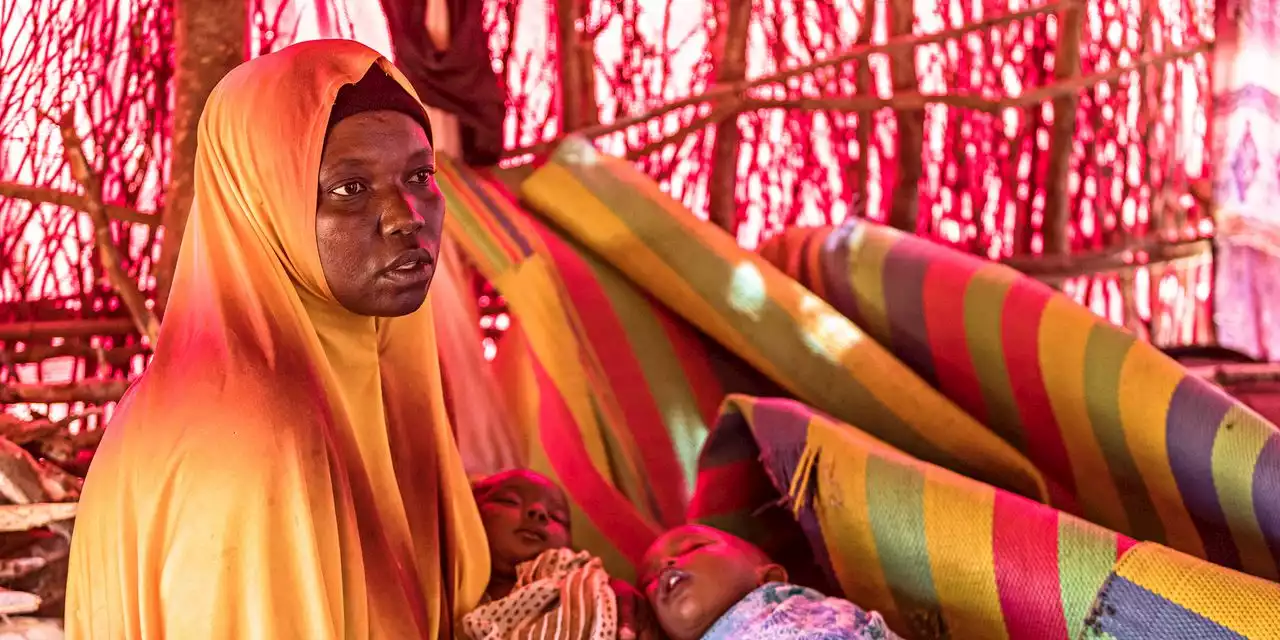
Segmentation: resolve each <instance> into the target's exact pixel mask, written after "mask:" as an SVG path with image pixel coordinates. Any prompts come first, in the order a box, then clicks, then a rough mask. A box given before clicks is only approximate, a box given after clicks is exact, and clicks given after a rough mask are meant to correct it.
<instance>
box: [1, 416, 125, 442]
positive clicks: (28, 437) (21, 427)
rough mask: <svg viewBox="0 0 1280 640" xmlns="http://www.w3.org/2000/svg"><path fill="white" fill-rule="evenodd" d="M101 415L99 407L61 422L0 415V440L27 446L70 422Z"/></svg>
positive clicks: (56, 431)
mask: <svg viewBox="0 0 1280 640" xmlns="http://www.w3.org/2000/svg"><path fill="white" fill-rule="evenodd" d="M103 413H104V410H103V409H102V408H100V407H99V408H94V409H87V410H85V411H82V412H80V413H77V414H75V415H72V416H67V417H65V418H63V419H61V420H45V419H36V420H23V419H21V418H19V417H17V416H11V415H7V414H0V438H6V439H8V440H10V441H11V442H13V443H14V444H19V445H21V444H27V443H28V442H33V441H36V440H42V439H44V438H47V437H49V436H51V435H53V434H56V433H60V432H62V431H63V430H64V429H65V428H66V427H67V425H69V424H71V423H72V422H76V421H79V420H84V419H85V418H89V417H92V416H100V415H102V414H103Z"/></svg>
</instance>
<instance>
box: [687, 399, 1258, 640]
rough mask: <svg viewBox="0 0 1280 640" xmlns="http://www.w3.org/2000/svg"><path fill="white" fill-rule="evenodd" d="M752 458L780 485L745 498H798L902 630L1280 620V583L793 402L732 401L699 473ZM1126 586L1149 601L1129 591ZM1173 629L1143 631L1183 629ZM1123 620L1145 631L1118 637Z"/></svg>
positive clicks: (866, 597)
mask: <svg viewBox="0 0 1280 640" xmlns="http://www.w3.org/2000/svg"><path fill="white" fill-rule="evenodd" d="M751 464H754V465H757V466H759V467H760V468H761V471H762V472H763V473H764V474H765V475H766V476H767V477H768V478H769V479H770V486H768V487H761V486H758V485H757V486H756V487H755V488H754V489H755V490H756V491H757V493H756V494H755V495H746V493H745V492H744V491H737V492H735V493H737V494H738V506H740V507H744V508H748V509H750V508H753V506H754V505H759V504H769V503H772V502H774V501H777V500H779V499H783V500H787V501H788V502H789V503H790V504H791V506H792V508H793V510H794V513H795V517H796V520H797V522H798V523H799V525H800V527H801V528H802V529H803V531H804V532H805V534H806V535H807V537H808V539H809V542H810V544H811V546H812V548H813V549H814V551H815V553H816V554H817V555H818V560H819V563H820V564H821V565H822V566H823V567H824V568H826V569H827V570H828V571H829V572H830V575H829V576H828V577H829V582H830V584H832V585H836V586H837V587H838V589H839V591H838V593H842V594H843V595H844V596H845V597H847V598H849V599H850V600H852V601H853V602H855V603H857V604H858V605H859V606H861V607H863V608H865V609H868V610H876V611H879V612H880V613H881V614H882V615H883V616H884V618H885V620H886V621H887V623H888V625H889V627H890V628H892V629H894V630H895V631H897V632H898V633H900V634H902V635H903V636H904V637H908V638H916V639H932V638H984V639H1003V638H1009V639H1015V640H1016V639H1020V638H1027V639H1033V640H1056V639H1061V640H1074V639H1076V638H1080V637H1082V636H1083V635H1084V634H1085V633H1086V632H1087V631H1089V630H1093V631H1094V632H1098V631H1103V632H1107V633H1112V636H1111V637H1113V638H1116V639H1118V640H1125V639H1130V638H1132V639H1134V640H1138V639H1146V638H1163V639H1165V640H1174V639H1182V638H1185V639H1188V640H1190V639H1193V638H1220V637H1239V636H1234V635H1204V636H1200V635H1194V634H1192V635H1186V634H1182V635H1179V634H1175V633H1169V634H1167V635H1159V634H1154V635H1152V634H1147V635H1141V634H1139V635H1134V634H1133V633H1132V630H1133V629H1135V628H1138V627H1135V626H1134V623H1133V622H1131V621H1130V619H1131V618H1132V617H1133V616H1138V615H1141V614H1142V611H1143V610H1147V611H1149V612H1154V611H1155V609H1151V606H1153V605H1155V604H1160V605H1161V606H1166V607H1176V609H1167V610H1165V611H1164V612H1161V613H1153V614H1152V615H1154V616H1156V618H1157V620H1166V621H1174V620H1181V619H1183V618H1187V617H1188V613H1187V612H1190V614H1194V615H1193V616H1192V617H1194V616H1198V617H1200V618H1204V619H1205V620H1207V621H1209V622H1211V623H1212V625H1209V626H1205V627H1203V628H1206V629H1208V628H1216V627H1222V628H1224V629H1231V630H1234V631H1235V632H1236V633H1239V634H1242V635H1243V637H1255V638H1263V637H1274V636H1273V635H1268V634H1269V633H1271V632H1272V631H1273V630H1275V629H1280V587H1278V586H1277V585H1275V584H1274V583H1269V582H1266V581H1263V580H1259V579H1257V578H1253V577H1250V576H1246V575H1244V574H1240V573H1236V572H1233V571H1229V570H1226V569H1223V568H1221V567H1217V566H1215V565H1212V564H1209V563H1206V562H1204V561H1201V560H1197V559H1194V558H1192V557H1190V556H1186V555H1183V554H1179V553H1177V552H1174V551H1172V550H1169V549H1167V548H1165V547H1161V546H1159V545H1156V544H1154V543H1144V544H1142V545H1138V546H1137V547H1135V543H1134V541H1133V540H1132V539H1130V538H1128V537H1127V536H1123V535H1120V534H1117V533H1114V532H1112V531H1109V530H1107V529H1104V528H1102V527H1099V526H1097V525H1094V524H1091V523H1088V522H1086V521H1084V520H1081V519H1079V518H1077V517H1075V516H1071V515H1069V514H1066V513H1063V512H1060V511H1057V510H1055V509H1053V508H1051V507H1048V506H1045V505H1041V504H1037V503H1034V502H1031V501H1029V500H1026V499H1024V498H1021V497H1019V496H1015V495H1013V494H1010V493H1008V492H1005V491H1002V490H999V489H995V488H993V487H991V486H989V485H985V484H982V483H980V482H976V481H973V480H971V479H969V478H966V477H964V476H960V475H958V474H955V473H952V472H950V471H947V470H945V469H941V468H939V467H937V466H935V465H931V464H928V463H925V462H921V461H919V460H916V459H914V458H911V457H909V456H906V455H904V454H902V453H901V452H899V451H897V450H896V449H894V448H892V447H889V446H887V445H885V444H884V443H882V442H880V441H878V440H876V439H875V438H872V437H870V436H868V435H866V434H864V433H863V432H861V431H859V430H857V429H855V428H852V427H850V426H849V425H845V424H841V423H838V422H836V421H834V420H832V419H831V418H828V417H826V416H823V415H821V414H820V413H818V412H815V411H813V410H811V409H809V408H807V407H805V406H803V405H801V404H798V403H795V402H791V401H786V400H764V399H756V398H749V397H744V396H733V397H730V398H729V399H727V400H726V402H725V406H724V410H723V412H722V414H721V419H720V422H719V423H718V424H717V426H716V427H715V432H714V434H713V436H712V439H711V440H710V441H709V444H708V447H707V449H706V450H705V451H704V453H703V457H702V462H701V468H700V473H703V474H708V475H713V476H714V475H715V474H717V473H719V472H720V470H721V469H723V468H724V467H726V466H734V465H751ZM713 490H715V491H717V492H719V493H724V492H726V491H729V490H730V486H723V485H721V486H716V487H715V488H714V489H713ZM695 515H696V516H697V517H699V518H700V519H703V520H710V519H712V517H713V516H715V515H719V514H714V513H701V514H695ZM721 522H723V520H722V521H721ZM733 533H735V534H738V535H741V536H743V537H747V538H751V537H754V536H756V535H758V534H759V532H758V531H752V530H750V529H747V530H737V531H733ZM1117 561H1119V564H1117ZM1126 581H1127V583H1132V584H1133V585H1138V586H1140V587H1141V591H1142V592H1144V593H1145V594H1146V599H1145V600H1143V599H1141V598H1138V597H1137V596H1134V595H1133V594H1134V593H1135V590H1134V589H1129V590H1128V591H1124V590H1123V588H1121V587H1120V586H1117V585H1121V584H1122V583H1124V582H1126ZM1104 585H1108V586H1107V587H1106V589H1104ZM1100 591H1101V592H1103V595H1102V597H1101V598H1099V595H1098V594H1099V592H1100ZM1095 601H1096V603H1097V605H1098V606H1095ZM1174 611H1180V612H1178V613H1175V612H1174ZM1124 624H1129V626H1128V627H1124V626H1123V625H1124ZM1160 624H1163V625H1164V626H1159V625H1160ZM1169 624H1172V622H1169ZM1169 624H1165V623H1159V624H1156V623H1153V625H1155V626H1150V627H1141V628H1142V629H1143V630H1150V629H1155V630H1159V629H1164V630H1166V631H1173V630H1176V629H1178V627H1175V626H1169ZM1125 628H1127V629H1130V631H1131V632H1130V633H1129V634H1125V633H1120V632H1121V631H1123V630H1124V629H1125ZM1097 637H1106V636H1097Z"/></svg>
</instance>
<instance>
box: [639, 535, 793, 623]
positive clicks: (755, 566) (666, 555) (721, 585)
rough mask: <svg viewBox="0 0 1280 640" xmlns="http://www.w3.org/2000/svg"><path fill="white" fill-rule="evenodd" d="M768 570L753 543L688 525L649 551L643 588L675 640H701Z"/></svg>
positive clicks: (757, 584) (656, 543)
mask: <svg viewBox="0 0 1280 640" xmlns="http://www.w3.org/2000/svg"><path fill="white" fill-rule="evenodd" d="M768 566H770V565H769V560H768V558H766V557H765V556H764V554H763V553H762V552H761V551H760V550H759V549H756V548H755V547H753V546H751V545H750V544H749V543H747V542H745V541H743V540H740V539H738V538H736V537H734V536H731V535H729V534H727V533H724V532H723V531H718V530H716V529H712V528H710V527H703V526H699V525H686V526H683V527H680V528H677V529H672V530H671V531H668V532H666V533H665V534H663V535H662V536H661V537H659V538H658V540H657V541H655V542H654V543H653V545H652V546H650V547H649V550H648V551H647V552H645V555H644V560H643V562H642V563H641V568H640V581H639V585H640V589H641V591H643V592H644V594H645V597H646V598H648V600H649V603H650V604H651V605H652V606H653V611H654V613H655V614H656V616H657V618H658V623H659V624H661V625H662V629H663V630H664V631H666V632H667V635H668V636H670V637H671V639H672V640H697V639H698V638H701V637H702V635H703V634H704V633H706V631H707V629H709V628H711V625H712V624H714V623H715V621H716V620H718V619H719V618H720V616H722V615H724V613H725V612H726V611H728V610H729V608H730V607H732V606H733V605H734V604H737V602H738V601H739V600H741V599H742V598H744V597H746V595H747V594H749V593H751V591H752V590H753V589H755V588H756V587H757V586H759V584H760V581H761V578H762V576H763V570H764V569H765V568H766V567H768Z"/></svg>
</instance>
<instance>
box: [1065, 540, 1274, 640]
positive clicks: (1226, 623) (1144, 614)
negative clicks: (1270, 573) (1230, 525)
mask: <svg viewBox="0 0 1280 640" xmlns="http://www.w3.org/2000/svg"><path fill="white" fill-rule="evenodd" d="M1086 625H1087V628H1086V633H1085V635H1084V636H1083V637H1084V638H1086V639H1098V640H1102V639H1106V640H1219V639H1226V638H1233V639H1234V638H1275V637H1276V636H1277V635H1278V634H1280V585H1277V584H1276V583H1274V582H1268V581H1266V580H1260V579H1258V578H1255V577H1253V576H1248V575H1244V574H1242V573H1237V572H1235V571H1231V570H1230V569H1224V568H1222V567H1219V566H1217V565H1214V564H1209V563H1207V562H1204V561H1202V560H1199V559H1196V558H1193V557H1191V556H1188V555H1185V554H1182V553H1179V552H1177V551H1174V550H1172V549H1169V548H1167V547H1162V546H1160V545H1157V544H1153V543H1143V544H1140V545H1138V546H1136V547H1134V548H1133V549H1132V550H1130V551H1129V552H1128V553H1126V554H1125V556H1124V557H1123V558H1121V559H1120V562H1119V564H1118V565H1117V566H1116V568H1115V571H1113V572H1112V574H1111V576H1110V577H1109V578H1107V582H1106V584H1104V585H1103V587H1102V590H1101V591H1099V593H1098V599H1097V602H1096V603H1095V604H1094V607H1093V610H1092V611H1091V612H1090V614H1089V619H1088V621H1087V623H1086Z"/></svg>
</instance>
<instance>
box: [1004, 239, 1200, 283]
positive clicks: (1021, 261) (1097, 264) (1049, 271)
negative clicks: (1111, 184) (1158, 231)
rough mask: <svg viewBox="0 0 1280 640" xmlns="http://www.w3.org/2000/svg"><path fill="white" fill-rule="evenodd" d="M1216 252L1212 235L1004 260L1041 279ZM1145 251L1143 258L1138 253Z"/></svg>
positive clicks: (1091, 272)
mask: <svg viewBox="0 0 1280 640" xmlns="http://www.w3.org/2000/svg"><path fill="white" fill-rule="evenodd" d="M1212 252H1213V241H1212V240H1209V239H1201V240H1192V241H1189V242H1161V241H1148V242H1143V243H1138V244H1133V245H1129V246H1126V247H1121V248H1118V249H1113V250H1111V251H1099V252H1092V253H1077V254H1073V255H1065V256H1061V255H1053V256H1051V255H1043V256H1016V257H1012V258H1006V259H1004V260H1002V261H1001V262H1003V263H1004V264H1006V265H1008V266H1010V267H1013V268H1014V269H1017V270H1018V271H1021V272H1022V273H1025V274H1027V275H1029V276H1032V277H1034V278H1036V279H1038V280H1064V279H1067V278H1075V277H1079V276H1086V275H1090V274H1094V273H1114V272H1117V271H1124V270H1132V269H1138V268H1140V267H1145V266H1148V265H1154V264H1162V263H1166V262H1173V261H1175V260H1185V259H1187V258H1194V257H1197V256H1203V255H1208V254H1211V253H1212ZM1143 255H1145V257H1144V258H1139V256H1143Z"/></svg>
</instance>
